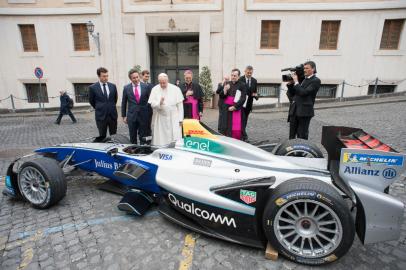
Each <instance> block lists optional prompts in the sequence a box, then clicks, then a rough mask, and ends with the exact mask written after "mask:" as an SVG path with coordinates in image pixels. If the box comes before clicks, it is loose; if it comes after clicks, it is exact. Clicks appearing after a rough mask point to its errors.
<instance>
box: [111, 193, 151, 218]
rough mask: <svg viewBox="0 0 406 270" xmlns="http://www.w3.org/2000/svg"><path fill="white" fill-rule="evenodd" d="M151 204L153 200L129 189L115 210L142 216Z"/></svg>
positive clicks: (146, 195) (144, 194)
mask: <svg viewBox="0 0 406 270" xmlns="http://www.w3.org/2000/svg"><path fill="white" fill-rule="evenodd" d="M153 202H154V200H153V199H152V198H151V197H150V196H149V195H148V194H147V193H145V192H143V191H141V190H138V189H131V190H129V191H127V192H126V193H125V194H124V197H123V198H122V199H121V201H120V202H119V203H118V205H117V208H118V209H119V210H121V211H125V212H127V213H129V214H133V215H137V216H142V215H144V214H145V213H146V212H147V211H148V209H149V207H150V206H151V204H153Z"/></svg>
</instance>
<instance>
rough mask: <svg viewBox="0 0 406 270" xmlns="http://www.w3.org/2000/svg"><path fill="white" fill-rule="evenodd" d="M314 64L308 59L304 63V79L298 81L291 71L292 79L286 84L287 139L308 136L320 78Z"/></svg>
mask: <svg viewBox="0 0 406 270" xmlns="http://www.w3.org/2000/svg"><path fill="white" fill-rule="evenodd" d="M316 72H317V71H316V64H315V63H314V62H313V61H308V62H306V63H305V64H304V75H305V79H304V80H303V81H302V82H299V80H298V76H297V75H296V74H295V73H293V74H292V79H293V80H292V81H291V82H289V83H288V84H287V87H288V92H287V96H288V98H289V101H290V107H289V116H288V122H289V123H290V128H289V139H294V138H296V137H297V138H301V139H305V140H307V139H308V138H309V125H310V120H311V119H312V117H313V116H314V102H315V99H316V95H317V91H319V88H320V84H321V82H320V79H319V78H317V77H316V75H315V74H316Z"/></svg>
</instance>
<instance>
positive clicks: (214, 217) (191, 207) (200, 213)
mask: <svg viewBox="0 0 406 270" xmlns="http://www.w3.org/2000/svg"><path fill="white" fill-rule="evenodd" d="M168 199H169V201H170V202H171V203H172V204H173V205H174V206H176V207H178V208H180V209H183V210H184V211H186V212H188V213H190V214H192V215H195V216H197V217H199V218H202V219H205V220H209V221H212V222H215V223H220V224H221V225H224V224H225V225H227V226H228V227H230V226H232V227H234V228H237V225H236V224H235V220H234V218H229V217H227V216H222V215H220V214H215V213H213V212H212V213H210V212H209V211H207V210H203V209H200V208H199V207H196V206H195V204H194V203H191V204H188V203H185V202H182V201H179V200H178V199H177V198H176V197H175V195H173V194H172V193H169V195H168Z"/></svg>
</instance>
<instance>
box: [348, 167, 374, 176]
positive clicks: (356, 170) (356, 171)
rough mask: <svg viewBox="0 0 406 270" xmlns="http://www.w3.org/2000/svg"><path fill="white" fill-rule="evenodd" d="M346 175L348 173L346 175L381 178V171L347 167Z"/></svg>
mask: <svg viewBox="0 0 406 270" xmlns="http://www.w3.org/2000/svg"><path fill="white" fill-rule="evenodd" d="M344 173H346V174H359V175H370V176H379V170H373V169H363V168H361V167H351V166H345V169H344Z"/></svg>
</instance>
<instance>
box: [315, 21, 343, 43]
mask: <svg viewBox="0 0 406 270" xmlns="http://www.w3.org/2000/svg"><path fill="white" fill-rule="evenodd" d="M340 22H341V21H322V22H321V31H320V44H319V49H320V50H337V44H338V34H339V32H340Z"/></svg>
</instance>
